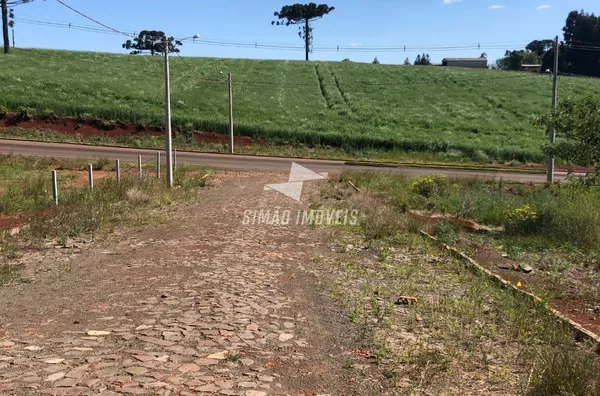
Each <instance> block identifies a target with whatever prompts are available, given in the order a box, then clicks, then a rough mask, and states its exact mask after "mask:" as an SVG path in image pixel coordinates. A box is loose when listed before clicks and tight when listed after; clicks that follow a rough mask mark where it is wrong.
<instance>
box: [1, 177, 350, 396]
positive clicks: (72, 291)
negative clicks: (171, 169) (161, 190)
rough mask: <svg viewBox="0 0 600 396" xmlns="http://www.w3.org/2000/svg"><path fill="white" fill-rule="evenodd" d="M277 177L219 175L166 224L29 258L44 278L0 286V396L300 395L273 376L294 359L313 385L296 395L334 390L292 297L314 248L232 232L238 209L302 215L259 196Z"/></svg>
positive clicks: (296, 231) (265, 232)
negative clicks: (312, 358) (296, 273)
mask: <svg viewBox="0 0 600 396" xmlns="http://www.w3.org/2000/svg"><path fill="white" fill-rule="evenodd" d="M281 179H282V177H281V175H269V176H257V175H252V174H241V175H240V174H235V175H228V174H225V175H222V176H221V179H220V180H215V181H214V183H216V184H217V185H216V186H215V187H213V188H211V189H208V190H206V191H203V192H202V193H201V195H200V203H198V204H197V205H194V206H192V207H191V208H190V207H184V208H183V209H182V210H173V211H172V213H171V218H170V219H169V220H167V221H166V222H165V223H164V224H160V225H158V226H156V227H154V226H153V227H148V228H147V229H144V230H143V231H140V232H138V233H135V232H131V231H127V230H120V229H119V230H117V231H116V232H115V233H114V234H113V235H112V236H109V237H108V238H107V239H106V240H105V241H99V242H97V243H92V244H90V246H88V247H87V248H85V249H84V250H83V251H81V252H79V253H78V254H70V255H66V258H65V255H64V254H63V255H62V256H61V255H60V254H61V252H56V251H54V250H53V249H50V250H49V251H48V252H46V253H42V254H40V253H36V259H37V261H38V262H37V263H36V264H35V265H36V266H37V268H41V267H43V268H49V270H47V271H46V272H43V271H42V272H40V271H32V273H36V275H35V278H34V280H33V282H32V283H24V284H18V285H14V286H10V287H6V288H2V289H0V299H1V301H3V303H2V307H0V314H1V315H0V325H1V327H0V394H6V395H13V394H14V395H97V394H102V395H108V396H111V395H121V394H129V395H141V394H143V395H146V394H152V395H175V394H181V395H190V394H220V395H232V396H233V395H240V396H266V395H275V394H277V395H279V394H281V395H284V394H290V395H291V394H294V395H296V394H304V392H303V390H302V389H294V388H293V385H289V384H290V383H292V384H293V382H290V381H289V378H286V376H287V375H289V372H291V371H289V370H288V374H287V375H283V374H282V372H284V371H285V370H282V369H281V368H282V367H286V366H294V367H295V365H297V364H301V366H299V367H304V370H305V371H306V370H308V371H311V372H314V375H316V377H317V379H316V380H315V381H317V383H316V385H315V386H314V388H313V391H310V392H308V393H306V394H323V395H327V394H332V395H333V394H342V393H339V392H340V391H339V389H338V390H337V391H336V390H335V389H327V387H328V386H329V387H335V381H331V379H328V378H325V377H323V378H321V379H319V378H320V374H319V371H325V372H326V371H327V368H321V369H319V368H318V367H317V366H318V365H317V364H315V365H314V366H313V363H311V362H306V359H307V354H318V353H321V352H322V351H320V350H318V348H316V346H315V345H313V343H312V340H311V337H310V335H311V332H312V329H311V323H310V322H311V320H312V319H310V318H309V317H307V316H306V315H307V313H306V311H307V309H301V308H302V306H303V304H304V303H303V302H302V301H298V298H296V297H297V296H295V295H294V293H291V292H290V290H288V288H289V286H290V285H292V286H293V284H294V282H295V280H294V279H296V278H294V277H292V278H289V271H290V269H292V270H296V269H295V267H298V266H302V265H303V263H306V262H307V261H309V260H310V258H311V257H312V255H313V254H317V252H318V251H319V249H320V247H321V243H320V242H319V240H315V239H314V238H312V239H311V232H312V231H311V230H310V229H309V228H308V227H296V226H289V227H257V226H252V225H248V226H244V225H242V214H243V210H245V209H261V208H262V209H268V208H273V206H279V207H285V206H286V205H288V206H290V207H292V208H294V209H296V208H298V207H300V206H299V205H298V204H297V203H295V202H294V201H291V200H287V198H285V197H283V196H281V195H279V194H277V193H276V192H268V193H264V192H263V183H264V182H266V181H277V180H281ZM65 262H66V263H67V264H68V266H69V267H68V270H65V269H64V268H63V267H61V266H59V263H63V264H61V265H63V266H64V263H65ZM286 277H288V278H287V281H282V279H283V280H285V279H286ZM292 288H293V287H292ZM299 307H300V309H299ZM313 315H314V313H313ZM315 337H316V336H315ZM332 337H333V338H334V339H335V337H337V335H335V334H333V335H332ZM321 341H322V340H321ZM325 342H326V343H327V342H329V341H328V340H325ZM336 348H337V349H338V350H339V349H340V346H336ZM302 364H303V366H302ZM300 371H302V369H298V372H300ZM321 374H322V373H321ZM319 381H320V382H319Z"/></svg>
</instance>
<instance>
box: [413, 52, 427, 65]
mask: <svg viewBox="0 0 600 396" xmlns="http://www.w3.org/2000/svg"><path fill="white" fill-rule="evenodd" d="M415 65H416V66H419V65H421V66H429V65H431V58H430V57H429V54H423V55H422V56H421V55H417V59H415Z"/></svg>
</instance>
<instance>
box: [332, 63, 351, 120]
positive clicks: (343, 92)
mask: <svg viewBox="0 0 600 396" xmlns="http://www.w3.org/2000/svg"><path fill="white" fill-rule="evenodd" d="M330 71H331V77H333V81H334V82H335V86H336V87H337V89H338V91H339V92H340V96H341V97H342V99H343V100H344V103H346V106H348V108H349V109H350V111H351V112H354V113H355V112H357V109H356V108H354V107H353V106H352V104H351V103H350V100H348V96H347V95H346V92H345V91H344V90H343V89H342V87H341V84H340V80H339V79H338V76H337V75H336V74H335V72H334V71H333V70H330Z"/></svg>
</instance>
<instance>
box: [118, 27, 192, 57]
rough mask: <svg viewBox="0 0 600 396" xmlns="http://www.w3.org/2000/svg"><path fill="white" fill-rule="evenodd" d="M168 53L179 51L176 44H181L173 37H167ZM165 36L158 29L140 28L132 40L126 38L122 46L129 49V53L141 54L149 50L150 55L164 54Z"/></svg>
mask: <svg viewBox="0 0 600 396" xmlns="http://www.w3.org/2000/svg"><path fill="white" fill-rule="evenodd" d="M168 41H169V53H172V52H179V48H177V47H178V46H181V45H183V43H182V42H181V41H178V40H175V39H174V38H173V37H169V38H168ZM166 42H167V36H166V35H165V33H164V32H161V31H159V30H142V31H141V32H140V34H138V36H137V37H135V38H134V39H133V40H127V41H126V42H125V43H123V46H122V47H123V48H125V49H127V50H131V54H132V55H135V54H142V53H144V52H145V51H149V52H150V54H151V55H157V54H164V53H165V44H166Z"/></svg>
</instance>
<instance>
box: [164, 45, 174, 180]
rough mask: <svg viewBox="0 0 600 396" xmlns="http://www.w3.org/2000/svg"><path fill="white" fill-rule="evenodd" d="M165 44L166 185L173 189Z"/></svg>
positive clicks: (168, 86)
mask: <svg viewBox="0 0 600 396" xmlns="http://www.w3.org/2000/svg"><path fill="white" fill-rule="evenodd" d="M164 44H165V124H166V130H167V131H166V133H167V134H166V137H165V140H166V143H167V147H166V154H167V157H166V160H167V184H168V185H169V187H173V135H172V132H171V87H170V78H169V39H168V38H167V39H166V41H164Z"/></svg>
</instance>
